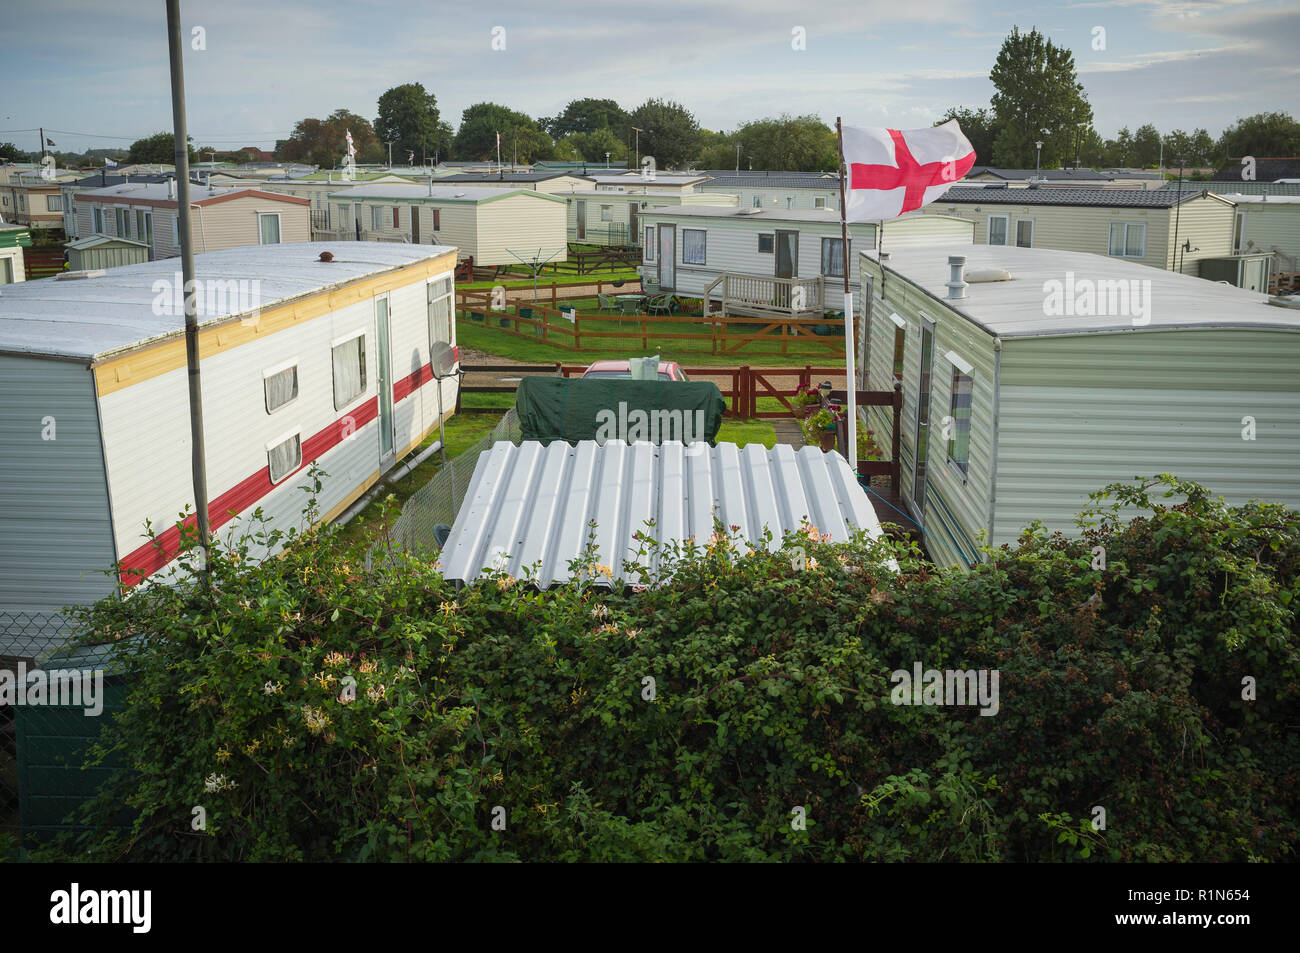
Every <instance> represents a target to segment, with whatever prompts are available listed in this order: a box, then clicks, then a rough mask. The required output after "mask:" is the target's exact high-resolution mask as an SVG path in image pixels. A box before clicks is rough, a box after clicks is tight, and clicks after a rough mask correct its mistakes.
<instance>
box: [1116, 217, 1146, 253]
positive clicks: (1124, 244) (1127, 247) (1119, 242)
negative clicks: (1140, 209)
mask: <svg viewBox="0 0 1300 953" xmlns="http://www.w3.org/2000/svg"><path fill="white" fill-rule="evenodd" d="M1110 253H1111V255H1112V256H1113V257H1115V258H1145V257H1146V253H1147V227H1146V224H1145V223H1143V222H1111V225H1110Z"/></svg>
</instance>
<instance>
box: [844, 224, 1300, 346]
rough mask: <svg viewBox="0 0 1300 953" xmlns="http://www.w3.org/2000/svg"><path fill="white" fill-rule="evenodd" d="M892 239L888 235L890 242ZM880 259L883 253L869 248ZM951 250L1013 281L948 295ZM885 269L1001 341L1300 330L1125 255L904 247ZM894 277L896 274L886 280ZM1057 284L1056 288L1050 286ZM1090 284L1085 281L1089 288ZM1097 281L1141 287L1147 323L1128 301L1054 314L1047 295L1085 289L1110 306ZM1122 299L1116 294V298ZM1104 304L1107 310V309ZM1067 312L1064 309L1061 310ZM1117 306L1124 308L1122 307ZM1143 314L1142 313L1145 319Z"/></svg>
mask: <svg viewBox="0 0 1300 953" xmlns="http://www.w3.org/2000/svg"><path fill="white" fill-rule="evenodd" d="M886 241H888V239H886ZM863 254H865V255H866V256H867V257H869V258H872V259H875V258H876V257H877V254H878V253H877V252H875V251H869V252H864V253H863ZM949 255H962V256H964V257H965V259H966V272H967V274H968V275H969V273H970V272H972V271H975V270H987V269H1005V270H1006V271H1008V272H1010V274H1011V280H1010V281H988V282H971V283H970V284H969V287H968V288H967V289H966V297H965V298H960V299H956V300H949V299H948V298H947V294H948V287H947V282H948V280H949V276H950V275H951V269H950V268H949V267H948V256H949ZM885 267H886V269H887V270H888V271H889V273H890V274H897V275H899V276H900V277H902V278H903V279H904V280H906V281H908V282H910V283H911V284H913V285H915V286H917V287H918V288H921V289H924V290H925V291H927V292H928V293H929V294H930V295H932V296H933V297H934V298H937V299H940V300H942V301H943V304H944V306H946V307H949V308H951V309H953V310H954V311H956V312H958V313H960V314H964V315H967V316H968V317H970V318H971V319H972V320H973V321H975V322H976V323H978V324H979V325H981V326H982V327H984V328H985V330H987V331H988V332H990V333H992V334H996V335H998V336H1000V337H1003V338H1012V337H1043V336H1046V335H1054V334H1078V333H1086V332H1107V331H1111V332H1143V331H1164V330H1174V329H1181V328H1271V329H1281V330H1287V331H1300V313H1296V314H1293V313H1290V312H1289V311H1288V310H1287V309H1286V308H1276V307H1270V306H1269V305H1268V303H1267V302H1268V296H1267V295H1263V294H1259V293H1257V292H1253V291H1246V290H1245V289H1242V288H1234V287H1232V286H1229V285H1221V284H1219V283H1218V282H1215V281H1207V280H1206V279H1204V278H1198V277H1196V276H1194V275H1184V274H1179V273H1178V272H1173V271H1164V270H1163V269H1160V268H1152V267H1151V266H1150V265H1143V264H1139V263H1137V262H1133V261H1125V260H1124V259H1122V258H1111V257H1109V256H1107V255H1093V254H1089V253H1088V252H1074V251H1059V250H1056V249H1051V248H1019V247H1015V246H1012V245H931V246H924V247H911V248H909V247H898V248H895V249H894V250H892V251H890V257H889V260H888V261H886V262H885ZM888 280H889V281H893V279H892V278H890V279H888ZM1049 282H1057V283H1058V284H1057V285H1055V286H1054V285H1049V284H1048V283H1049ZM1085 282H1086V283H1087V285H1085ZM1098 282H1123V283H1124V287H1125V289H1126V290H1127V291H1130V292H1131V291H1132V289H1133V288H1137V289H1138V290H1137V294H1139V295H1140V296H1141V299H1142V305H1141V307H1149V308H1150V311H1149V313H1148V314H1146V315H1145V317H1146V319H1147V321H1148V322H1149V323H1147V324H1142V325H1136V324H1134V313H1135V312H1136V310H1137V309H1136V308H1134V307H1132V305H1133V304H1134V302H1133V300H1132V299H1131V298H1129V297H1128V295H1126V296H1125V297H1126V298H1128V300H1129V302H1130V309H1129V313H1125V314H1105V313H1101V314H1092V315H1079V314H1072V313H1071V314H1052V313H1049V310H1054V309H1049V307H1048V302H1049V294H1051V293H1052V292H1057V293H1059V294H1060V296H1061V298H1062V301H1065V300H1068V301H1069V302H1071V306H1070V308H1069V310H1070V311H1074V310H1075V308H1074V306H1073V302H1075V301H1076V300H1077V296H1078V294H1080V293H1082V292H1083V290H1084V288H1085V287H1091V288H1092V290H1093V291H1094V292H1095V295H1094V298H1093V300H1094V306H1093V309H1092V310H1094V311H1102V312H1104V311H1106V310H1107V309H1108V308H1109V307H1110V304H1109V301H1110V293H1109V291H1108V290H1106V289H1107V288H1108V287H1109V286H1107V285H1101V286H1100V289H1101V290H1098V288H1099V286H1098V284H1097V283H1098ZM1116 298H1117V300H1118V295H1116ZM1103 305H1104V307H1103ZM1062 310H1064V308H1062ZM1117 310H1119V309H1117ZM1139 317H1141V316H1139Z"/></svg>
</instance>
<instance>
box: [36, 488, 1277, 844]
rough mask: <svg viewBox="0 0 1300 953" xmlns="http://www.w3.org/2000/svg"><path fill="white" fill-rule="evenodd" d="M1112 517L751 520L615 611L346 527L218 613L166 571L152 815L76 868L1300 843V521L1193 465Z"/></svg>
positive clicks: (152, 672) (134, 797)
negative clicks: (934, 535)
mask: <svg viewBox="0 0 1300 953" xmlns="http://www.w3.org/2000/svg"><path fill="white" fill-rule="evenodd" d="M1161 494H1164V495H1161ZM1095 504H1096V505H1095V508H1094V510H1093V512H1092V515H1091V522H1090V524H1089V525H1088V527H1087V528H1086V529H1084V530H1081V536H1080V538H1078V539H1067V538H1064V537H1062V536H1060V535H1053V536H1048V535H1045V534H1043V533H1041V532H1038V531H1032V530H1031V531H1030V532H1028V533H1027V534H1026V535H1025V536H1024V538H1023V539H1022V540H1021V541H1020V544H1019V545H1018V546H1017V547H1014V548H1003V549H1000V550H996V551H992V552H991V553H990V561H989V562H988V563H987V564H985V565H981V566H979V567H977V568H976V569H974V570H973V571H970V572H936V571H935V570H934V569H933V567H932V566H930V565H929V564H927V563H925V562H923V561H922V560H920V559H919V558H918V557H917V554H916V553H915V552H913V551H908V550H904V549H901V548H892V547H891V548H890V552H892V554H893V555H894V556H896V557H897V558H898V559H899V562H900V570H901V571H900V572H899V573H898V574H897V575H895V574H894V573H892V572H890V571H889V570H887V569H884V568H880V567H881V566H882V563H881V559H882V558H883V557H884V556H885V555H887V553H886V552H885V551H884V548H882V547H880V546H878V545H876V546H873V545H871V544H869V543H868V542H867V541H866V540H864V539H858V540H857V541H855V542H854V543H852V544H849V545H839V546H836V545H831V544H829V543H825V542H822V541H821V538H820V537H819V536H818V533H817V531H816V528H815V527H808V528H806V531H805V532H804V533H801V534H798V535H795V536H791V537H789V538H787V540H785V545H786V548H785V549H784V550H782V551H779V552H776V553H768V552H766V551H760V553H759V554H756V555H746V554H744V552H743V551H744V549H745V547H744V546H743V545H739V544H738V543H737V542H736V540H734V538H731V537H730V533H729V532H728V530H726V529H725V528H722V527H719V531H718V532H717V533H715V536H714V538H713V539H712V540H709V541H704V542H702V543H701V545H700V547H698V548H691V549H690V550H689V551H681V552H678V553H676V554H675V555H674V554H673V553H665V554H664V555H665V558H666V560H667V564H668V566H669V567H670V569H671V579H670V581H668V582H666V583H664V584H662V585H659V586H649V587H648V588H644V589H642V588H641V586H640V585H638V586H637V587H633V588H629V589H627V590H626V591H618V592H611V591H609V590H607V589H604V588H602V587H601V586H599V585H596V584H593V583H592V582H590V581H586V582H583V583H576V584H572V585H568V586H563V587H558V588H556V589H553V590H550V591H546V592H539V591H537V590H536V589H535V588H533V587H531V586H529V585H527V584H526V582H524V581H520V580H514V579H510V578H508V577H504V576H501V575H496V576H492V577H491V578H488V579H486V580H485V581H484V582H482V583H481V584H478V585H475V586H472V587H469V588H462V589H457V588H455V587H453V585H452V584H450V583H448V582H446V581H445V580H443V579H442V578H441V576H440V575H439V573H438V569H437V567H436V566H435V565H432V564H429V563H426V562H420V561H416V560H410V559H407V558H405V557H401V556H394V557H393V558H392V559H390V560H387V561H384V562H383V564H382V565H379V566H377V568H374V569H371V570H367V569H364V568H363V563H362V560H361V556H360V554H359V553H358V552H357V551H355V550H354V551H348V550H346V549H344V548H342V547H341V545H340V544H339V542H338V541H337V540H336V539H334V538H333V536H332V534H331V532H330V531H328V530H327V531H322V532H312V533H310V534H308V536H307V537H304V538H303V539H301V540H299V541H297V542H296V543H295V544H294V545H291V546H290V547H289V549H288V550H287V552H286V553H285V555H284V556H283V557H282V558H279V559H274V560H270V561H269V562H268V563H266V564H264V565H263V566H261V567H260V568H258V569H256V570H248V569H245V568H244V566H245V564H246V555H247V554H246V553H245V554H243V556H241V554H240V552H239V551H235V552H233V553H218V554H214V556H213V559H212V564H213V575H212V588H211V593H210V594H206V595H205V594H204V593H203V591H202V590H201V589H199V588H197V587H193V586H190V587H186V586H179V587H163V586H154V587H148V588H146V589H144V590H138V591H136V592H134V593H133V595H131V596H130V597H129V598H127V599H125V600H107V601H105V602H103V603H100V604H99V605H98V606H96V607H94V608H93V610H90V611H89V612H88V614H87V618H88V620H89V621H90V622H91V623H92V624H93V625H94V627H95V629H96V631H97V632H98V634H99V637H101V638H110V639H126V638H128V637H134V638H133V639H132V642H133V644H137V645H139V646H140V647H141V648H142V651H139V652H135V653H132V654H130V655H129V656H127V658H126V659H125V660H124V664H125V665H127V666H128V668H129V669H130V674H129V676H128V681H129V684H130V685H131V699H130V704H129V705H128V707H127V709H126V710H125V712H124V713H123V714H122V715H120V716H119V718H118V721H117V723H116V724H115V725H113V726H111V729H110V730H109V731H108V732H106V735H105V737H107V738H109V739H111V742H110V743H111V744H113V745H115V746H116V747H117V748H118V749H119V750H120V751H121V752H122V753H124V754H126V756H127V758H128V760H129V762H130V763H131V764H132V765H133V767H132V768H131V770H130V771H129V772H126V773H123V774H121V775H120V776H119V777H118V779H117V781H116V783H115V784H114V785H113V786H111V787H110V788H108V789H106V790H105V791H104V792H103V795H102V796H101V798H100V800H99V801H98V802H97V803H96V804H94V805H92V807H91V808H90V810H89V812H88V815H89V817H90V818H91V819H92V821H93V819H94V818H95V817H98V816H104V817H106V816H108V815H109V814H111V813H112V812H114V811H115V810H117V809H118V808H120V807H121V805H122V804H123V803H126V804H128V805H129V806H130V807H131V808H132V809H133V810H135V811H136V812H138V819H137V822H136V826H135V830H134V833H133V834H131V835H130V836H119V835H113V834H111V833H108V832H106V830H100V831H98V832H96V833H95V834H94V835H92V836H89V837H85V838H82V839H81V840H79V841H75V842H74V841H68V842H65V843H64V844H63V845H62V847H61V848H60V851H61V852H62V855H63V856H68V855H76V856H82V857H86V856H89V857H94V858H97V859H120V858H126V859H133V860H169V859H210V860H280V859H302V860H326V859H342V860H516V859H520V860H556V859H558V860H714V859H718V860H733V861H734V860H763V861H767V860H923V861H940V860H954V861H965V860H1006V861H1048V860H1080V859H1086V860H1092V861H1096V860H1137V861H1174V860H1203V861H1226V860H1233V861H1243V860H1282V859H1288V858H1291V857H1293V856H1294V851H1295V848H1296V841H1297V823H1296V822H1297V800H1296V798H1297V795H1296V791H1297V790H1300V776H1298V772H1297V764H1300V758H1297V755H1298V754H1300V742H1298V741H1297V735H1296V733H1295V731H1294V730H1293V729H1291V730H1288V729H1287V728H1286V726H1287V725H1291V726H1294V725H1295V724H1297V723H1300V704H1298V703H1297V693H1298V692H1300V688H1298V686H1300V662H1298V659H1297V651H1296V647H1297V639H1296V617H1295V613H1294V611H1293V607H1294V605H1295V604H1296V603H1295V602H1294V601H1293V600H1294V596H1295V594H1296V593H1297V587H1298V586H1300V583H1297V572H1296V569H1297V565H1300V532H1298V529H1300V515H1298V514H1297V513H1295V512H1293V511H1289V510H1286V509H1284V508H1282V507H1280V506H1276V505H1251V506H1246V507H1242V508H1228V507H1226V506H1224V505H1222V504H1221V503H1220V502H1216V501H1215V500H1213V499H1211V498H1209V497H1208V495H1207V494H1206V492H1205V491H1204V490H1202V489H1201V488H1200V487H1198V486H1196V485H1195V484H1187V483H1180V482H1177V481H1175V480H1173V478H1170V477H1165V478H1162V479H1159V480H1153V481H1146V482H1139V483H1135V484H1127V485H1122V486H1119V485H1117V486H1112V487H1109V488H1107V489H1106V491H1104V493H1103V494H1098V496H1097V497H1096V499H1095ZM1121 513H1122V515H1123V516H1124V519H1120V515H1121ZM1133 516H1136V518H1135V519H1132V520H1131V522H1130V521H1129V518H1130V517H1133ZM792 546H800V547H802V548H803V550H804V551H805V553H806V557H807V562H806V566H805V568H804V569H803V570H802V571H800V570H797V569H796V568H795V566H794V561H793V560H792V558H791V550H790V549H789V547H792ZM1098 546H1101V547H1104V548H1105V568H1100V554H1099V553H1098V552H1097V551H1095V550H1094V547H1098ZM589 556H591V557H592V558H591V559H590V562H589V573H588V575H589V579H595V580H599V579H601V578H603V576H604V574H605V571H606V570H605V568H604V567H601V566H599V565H598V564H599V563H600V562H607V561H608V557H607V556H605V555H604V554H599V553H593V554H589ZM1094 566H1096V567H1098V568H1094ZM649 582H651V580H649V579H643V580H642V583H643V584H648V583H649ZM915 662H920V663H922V665H923V666H924V667H925V668H936V669H949V668H952V669H996V670H997V671H998V672H999V673H1000V682H999V685H1000V704H999V710H998V713H997V714H996V715H994V716H991V717H986V716H982V715H980V714H979V712H978V710H976V709H975V708H972V707H932V706H909V705H897V704H894V703H893V702H892V700H891V696H892V694H893V692H892V686H891V672H892V671H894V670H896V669H903V670H910V669H911V668H912V665H913V663H915ZM1247 676H1250V677H1253V678H1254V679H1255V680H1256V682H1257V697H1256V699H1255V700H1253V701H1249V700H1243V698H1242V694H1243V689H1242V680H1243V678H1245V677H1247ZM647 677H652V678H653V679H654V697H653V700H648V699H647V696H648V695H649V685H650V683H649V682H647V681H646V679H647ZM345 679H353V680H355V693H356V695H355V700H350V699H349V698H348V697H347V693H346V690H345V688H344V686H345V685H347V684H348V683H347V682H345ZM196 806H203V807H204V808H205V810H206V813H207V827H206V830H204V831H200V832H196V831H194V830H193V825H192V820H191V819H192V816H193V808H194V807H196ZM497 807H499V808H500V809H501V810H499V811H495V812H494V809H495V808H497ZM1098 807H1100V808H1103V809H1104V811H1105V827H1104V829H1097V827H1096V825H1095V824H1094V822H1093V820H1094V818H1095V817H1097V816H1098V815H1097V813H1096V811H1095V809H1096V808H1098ZM801 812H802V815H801ZM801 816H802V817H804V818H806V823H804V824H802V825H801V824H800V823H799V818H800V817H801ZM494 818H500V819H503V820H504V824H505V828H504V830H499V829H494V823H493V822H494ZM498 826H499V821H498ZM801 827H802V828H803V829H800V828H801Z"/></svg>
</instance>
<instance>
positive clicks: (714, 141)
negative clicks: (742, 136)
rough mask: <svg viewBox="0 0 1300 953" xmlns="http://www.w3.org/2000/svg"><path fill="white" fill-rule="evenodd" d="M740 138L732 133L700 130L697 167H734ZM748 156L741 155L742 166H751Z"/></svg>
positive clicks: (744, 167) (745, 167) (696, 159)
mask: <svg viewBox="0 0 1300 953" xmlns="http://www.w3.org/2000/svg"><path fill="white" fill-rule="evenodd" d="M737 142H738V140H737V139H736V136H735V135H734V134H732V133H725V132H713V131H712V130H709V129H701V130H700V144H699V147H698V148H697V150H696V153H695V155H696V158H695V162H694V164H695V167H696V168H697V169H734V168H735V165H736V144H737ZM749 162H750V159H749V157H748V156H745V155H743V154H742V155H741V156H740V167H741V168H742V169H747V168H749Z"/></svg>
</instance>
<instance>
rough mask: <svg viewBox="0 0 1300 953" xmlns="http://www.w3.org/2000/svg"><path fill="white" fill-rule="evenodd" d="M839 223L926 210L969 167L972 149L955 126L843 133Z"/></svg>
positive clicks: (845, 130)
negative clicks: (841, 195)
mask: <svg viewBox="0 0 1300 953" xmlns="http://www.w3.org/2000/svg"><path fill="white" fill-rule="evenodd" d="M843 135H844V167H845V172H846V176H845V190H846V191H845V199H844V217H845V219H846V220H847V221H850V222H869V221H875V220H877V219H889V218H897V217H898V216H900V215H902V214H903V213H904V212H912V211H915V210H916V209H919V208H920V207H921V206H922V205H929V204H930V203H931V202H933V201H934V200H935V199H937V198H939V196H941V195H943V193H944V192H946V191H948V189H949V188H950V187H951V186H952V185H953V183H955V182H957V181H958V180H959V179H961V178H962V177H963V176H964V175H965V174H966V173H967V172H969V171H970V169H971V166H973V165H974V164H975V149H974V147H973V146H972V145H971V144H970V141H969V140H967V138H966V137H965V136H964V135H962V131H961V126H959V125H957V120H955V119H949V120H948V121H947V122H945V123H944V124H943V125H941V126H931V127H930V128H928V129H902V130H899V129H862V128H857V127H853V126H844V127H843Z"/></svg>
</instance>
